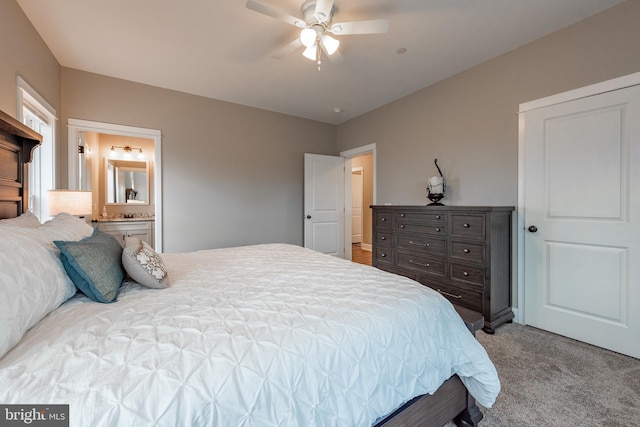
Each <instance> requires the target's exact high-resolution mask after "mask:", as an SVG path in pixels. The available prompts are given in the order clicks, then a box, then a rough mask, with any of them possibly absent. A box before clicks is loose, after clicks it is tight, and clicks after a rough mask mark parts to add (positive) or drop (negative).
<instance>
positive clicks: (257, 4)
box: [247, 0, 307, 28]
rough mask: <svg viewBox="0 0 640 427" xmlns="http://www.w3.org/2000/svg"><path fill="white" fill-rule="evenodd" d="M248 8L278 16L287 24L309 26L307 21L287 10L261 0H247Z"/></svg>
mask: <svg viewBox="0 0 640 427" xmlns="http://www.w3.org/2000/svg"><path fill="white" fill-rule="evenodd" d="M247 9H251V10H253V11H256V12H258V13H262V14H263V15H267V16H270V17H272V18H276V19H278V20H280V21H283V22H286V23H287V24H290V25H293V26H294V27H298V28H305V27H306V26H307V23H306V22H304V20H303V19H300V18H296V17H295V16H292V15H289V14H288V13H287V12H285V11H283V10H281V9H277V8H275V7H273V6H269V5H268V4H265V3H263V2H261V1H259V0H247Z"/></svg>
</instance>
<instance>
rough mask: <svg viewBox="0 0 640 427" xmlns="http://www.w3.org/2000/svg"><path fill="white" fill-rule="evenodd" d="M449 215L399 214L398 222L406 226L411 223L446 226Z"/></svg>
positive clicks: (434, 213)
mask: <svg viewBox="0 0 640 427" xmlns="http://www.w3.org/2000/svg"><path fill="white" fill-rule="evenodd" d="M447 218H448V215H447V213H436V212H433V213H431V212H397V213H396V220H398V221H399V222H404V223H405V224H411V223H414V224H415V223H418V224H421V223H425V222H428V223H430V224H435V225H446V224H447Z"/></svg>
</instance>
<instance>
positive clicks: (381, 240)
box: [375, 230, 393, 248]
mask: <svg viewBox="0 0 640 427" xmlns="http://www.w3.org/2000/svg"><path fill="white" fill-rule="evenodd" d="M375 235H376V237H375V239H376V245H378V246H380V247H385V248H386V247H390V246H391V244H392V243H393V233H392V232H391V230H390V231H376V233H375Z"/></svg>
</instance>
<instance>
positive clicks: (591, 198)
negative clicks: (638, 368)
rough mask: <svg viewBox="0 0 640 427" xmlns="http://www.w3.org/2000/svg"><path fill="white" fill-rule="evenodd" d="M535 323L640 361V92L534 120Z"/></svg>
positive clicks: (554, 109)
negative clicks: (639, 358) (638, 358)
mask: <svg viewBox="0 0 640 427" xmlns="http://www.w3.org/2000/svg"><path fill="white" fill-rule="evenodd" d="M521 132H523V134H524V138H525V172H524V174H525V175H524V176H525V183H524V191H525V194H524V213H523V214H524V226H525V234H524V236H525V238H524V240H525V241H524V250H525V260H524V269H525V272H524V280H525V282H524V287H525V323H527V324H529V325H531V326H535V327H538V328H541V329H545V330H548V331H551V332H554V333H557V334H560V335H564V336H568V337H571V338H574V339H577V340H580V341H585V342H588V343H591V344H594V345H597V346H600V347H604V348H607V349H610V350H613V351H616V352H620V353H624V354H627V355H630V356H634V357H640V310H639V309H638V307H640V262H639V260H640V86H634V87H630V88H626V89H620V90H615V91H612V92H608V93H603V94H599V95H594V96H589V97H586V98H582V99H577V100H573V101H568V102H563V103H560V104H556V105H551V106H547V107H544V108H539V109H534V110H532V111H528V112H526V113H524V129H523V130H521Z"/></svg>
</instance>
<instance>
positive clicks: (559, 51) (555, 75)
mask: <svg viewBox="0 0 640 427" xmlns="http://www.w3.org/2000/svg"><path fill="white" fill-rule="evenodd" d="M639 46H640V1H637V0H631V1H628V2H625V3H622V4H621V5H619V6H616V7H614V8H611V9H609V10H606V11H604V12H603V13H600V14H598V15H595V16H593V17H591V18H589V19H586V20H584V21H582V22H580V23H578V24H576V25H573V26H571V27H568V28H566V29H564V30H561V31H559V32H556V33H553V34H551V35H549V36H547V37H545V38H543V39H540V40H538V41H535V42H533V43H530V44H528V45H525V46H523V47H521V48H519V49H516V50H514V51H512V52H510V53H508V54H506V55H503V56H500V57H498V58H496V59H493V60H491V61H488V62H486V63H484V64H481V65H479V66H477V67H474V68H472V69H469V70H467V71H465V72H463V73H461V74H459V75H456V76H454V77H452V78H450V79H448V80H445V81H443V82H440V83H438V84H435V85H433V86H430V87H427V88H425V89H423V90H421V91H418V92H416V93H414V94H412V95H409V96H407V97H405V98H402V99H400V100H398V101H395V102H393V103H390V104H388V105H385V106H383V107H381V108H379V109H377V110H375V111H373V112H370V113H368V114H365V115H363V116H360V117H358V118H356V119H353V120H351V121H349V122H347V123H344V124H342V125H340V126H339V127H338V150H339V151H344V150H347V149H351V148H354V147H360V146H364V145H367V144H371V143H376V146H377V192H378V194H377V203H379V204H382V203H393V204H426V203H427V202H428V201H427V199H426V190H425V188H426V183H427V178H428V177H429V176H432V175H435V174H436V173H437V170H436V168H435V166H434V165H433V160H434V158H437V159H438V165H440V167H441V168H442V169H443V172H444V175H445V177H446V179H447V183H448V186H447V194H446V198H445V199H444V200H443V202H444V203H445V204H452V205H453V204H456V205H461V204H467V205H516V204H517V177H518V168H517V166H518V165H517V157H518V116H517V112H518V105H519V104H520V103H522V102H526V101H530V100H533V99H537V98H540V97H544V96H548V95H552V94H555V93H559V92H563V91H567V90H570V89H575V88H578V87H582V86H585V85H589V84H592V83H597V82H600V81H603V80H608V79H611V78H615V77H619V76H622V75H626V74H631V73H633V72H637V71H640V54H639V52H640V47H639Z"/></svg>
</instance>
